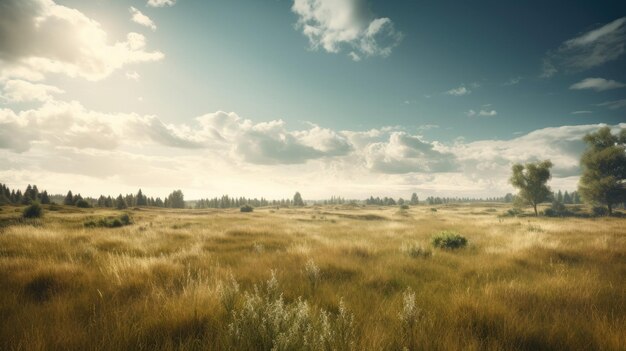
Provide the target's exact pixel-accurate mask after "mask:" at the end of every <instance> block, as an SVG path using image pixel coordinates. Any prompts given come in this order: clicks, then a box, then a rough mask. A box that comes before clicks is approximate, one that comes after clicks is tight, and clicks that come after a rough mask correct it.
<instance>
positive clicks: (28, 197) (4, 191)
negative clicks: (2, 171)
mask: <svg viewBox="0 0 626 351" xmlns="http://www.w3.org/2000/svg"><path fill="white" fill-rule="evenodd" d="M35 201H37V202H39V203H42V204H49V203H51V202H52V201H51V200H50V196H49V195H48V192H47V191H45V190H44V191H41V192H40V191H39V189H38V188H37V185H33V186H31V185H30V184H28V186H27V187H26V189H25V190H24V192H22V191H21V190H19V189H18V190H15V189H10V188H9V187H8V186H6V185H5V184H2V183H0V205H30V204H32V203H33V202H35Z"/></svg>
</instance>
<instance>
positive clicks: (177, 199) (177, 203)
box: [167, 190, 185, 208]
mask: <svg viewBox="0 0 626 351" xmlns="http://www.w3.org/2000/svg"><path fill="white" fill-rule="evenodd" d="M167 199H168V200H169V201H168V204H169V207H172V208H185V196H184V195H183V192H182V191H181V190H174V191H173V192H172V193H171V194H170V195H169V196H168V197H167Z"/></svg>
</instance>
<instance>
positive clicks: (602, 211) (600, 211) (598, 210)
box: [591, 206, 609, 217]
mask: <svg viewBox="0 0 626 351" xmlns="http://www.w3.org/2000/svg"><path fill="white" fill-rule="evenodd" d="M591 213H593V215H594V216H597V217H600V216H606V215H608V214H609V210H607V209H606V207H602V206H594V207H593V208H592V209H591Z"/></svg>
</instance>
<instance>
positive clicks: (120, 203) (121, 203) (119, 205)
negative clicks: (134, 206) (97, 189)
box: [115, 194, 128, 210]
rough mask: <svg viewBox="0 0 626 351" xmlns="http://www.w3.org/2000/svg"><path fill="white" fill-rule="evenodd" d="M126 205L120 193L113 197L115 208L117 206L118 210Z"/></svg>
mask: <svg viewBox="0 0 626 351" xmlns="http://www.w3.org/2000/svg"><path fill="white" fill-rule="evenodd" d="M127 207H128V205H126V200H124V197H123V196H122V194H120V196H118V197H117V199H115V208H117V209H118V210H123V209H125V208H127Z"/></svg>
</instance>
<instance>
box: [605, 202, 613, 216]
mask: <svg viewBox="0 0 626 351" xmlns="http://www.w3.org/2000/svg"><path fill="white" fill-rule="evenodd" d="M606 207H608V208H609V216H610V215H612V214H613V204H611V203H610V202H609V203H607V204H606Z"/></svg>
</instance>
